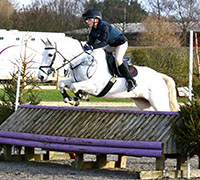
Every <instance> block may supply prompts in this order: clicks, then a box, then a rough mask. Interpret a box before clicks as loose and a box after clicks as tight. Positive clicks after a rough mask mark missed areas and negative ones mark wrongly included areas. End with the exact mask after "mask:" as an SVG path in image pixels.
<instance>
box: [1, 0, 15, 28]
mask: <svg viewBox="0 0 200 180" xmlns="http://www.w3.org/2000/svg"><path fill="white" fill-rule="evenodd" d="M13 13H14V8H13V6H12V4H11V3H10V2H9V1H8V0H0V28H9V27H11V26H12V23H11V20H10V18H11V16H12V14H13Z"/></svg>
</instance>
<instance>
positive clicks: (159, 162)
mask: <svg viewBox="0 0 200 180" xmlns="http://www.w3.org/2000/svg"><path fill="white" fill-rule="evenodd" d="M164 169H165V156H164V155H162V156H161V157H157V158H156V170H164Z"/></svg>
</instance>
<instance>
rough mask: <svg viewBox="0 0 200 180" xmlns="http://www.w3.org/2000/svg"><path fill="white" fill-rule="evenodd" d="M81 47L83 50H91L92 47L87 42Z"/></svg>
mask: <svg viewBox="0 0 200 180" xmlns="http://www.w3.org/2000/svg"><path fill="white" fill-rule="evenodd" d="M83 49H84V51H92V50H93V47H92V46H90V45H88V44H85V46H83Z"/></svg>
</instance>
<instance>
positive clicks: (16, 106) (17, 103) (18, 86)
mask: <svg viewBox="0 0 200 180" xmlns="http://www.w3.org/2000/svg"><path fill="white" fill-rule="evenodd" d="M23 46H24V36H23V35H22V36H21V46H20V52H19V57H20V58H19V64H18V77H17V92H16V101H15V111H17V109H18V105H19V93H20V79H21V67H22V59H23V54H22V50H23Z"/></svg>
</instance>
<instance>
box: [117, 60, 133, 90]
mask: <svg viewBox="0 0 200 180" xmlns="http://www.w3.org/2000/svg"><path fill="white" fill-rule="evenodd" d="M118 69H119V72H120V73H121V75H122V76H123V77H125V79H126V81H127V91H128V92H129V91H132V90H133V89H134V88H135V87H136V81H135V79H133V77H132V76H131V74H130V72H129V71H128V69H127V67H126V66H125V65H124V64H121V65H120V66H119V67H118Z"/></svg>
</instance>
